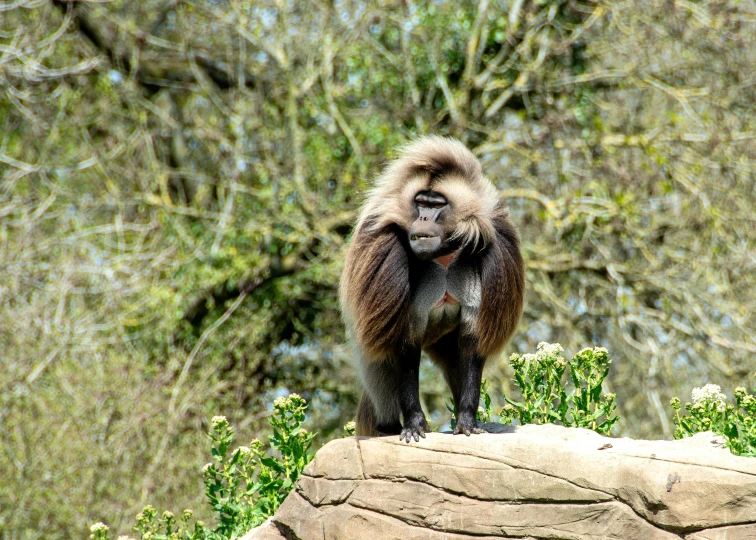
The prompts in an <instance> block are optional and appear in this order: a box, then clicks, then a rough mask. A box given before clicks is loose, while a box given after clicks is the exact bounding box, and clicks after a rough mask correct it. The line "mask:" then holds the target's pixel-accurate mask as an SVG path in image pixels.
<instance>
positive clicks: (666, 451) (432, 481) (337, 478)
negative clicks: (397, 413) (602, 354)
mask: <svg viewBox="0 0 756 540" xmlns="http://www.w3.org/2000/svg"><path fill="white" fill-rule="evenodd" d="M501 431H502V432H500V433H495V434H494V433H487V434H483V435H474V436H471V437H464V436H459V435H458V436H453V435H448V434H440V433H430V434H428V436H427V438H425V439H421V441H420V443H411V444H406V443H401V442H399V440H398V437H375V438H365V437H359V438H355V437H351V438H346V439H339V440H335V441H332V442H330V443H328V444H327V445H326V446H324V447H323V448H322V449H321V450H320V451H319V452H318V453H317V455H316V457H315V459H314V460H313V461H312V463H310V465H308V466H307V468H306V469H305V471H304V474H303V476H302V478H301V479H300V481H299V482H298V484H297V487H296V489H295V490H294V491H293V492H292V493H291V494H290V495H289V496H288V497H287V499H286V501H285V502H284V503H283V505H281V508H280V509H279V511H278V513H277V514H276V515H275V516H274V517H273V518H271V520H269V521H267V522H266V523H265V525H263V526H261V527H259V528H257V529H254V530H253V531H250V533H248V534H247V536H245V537H244V540H274V539H275V540H280V539H282V538H286V539H292V538H296V539H302V540H310V539H318V540H326V539H327V540H340V539H344V540H347V539H354V538H358V539H359V540H371V539H373V538H375V539H382V540H383V539H393V538H396V539H401V540H411V539H423V540H461V539H464V538H475V539H476V540H480V539H484V540H485V539H492V538H520V539H528V538H531V539H536V538H539V539H541V538H553V539H576V540H577V539H595V540H599V539H618V540H619V539H622V540H632V539H642V540H655V539H660V540H663V539H675V538H685V539H687V540H733V539H734V540H745V539H756V459H755V458H745V457H736V456H733V455H732V454H730V452H729V451H728V450H727V449H725V448H722V441H721V440H719V439H718V438H717V437H715V436H714V435H713V434H711V433H701V434H698V435H696V436H695V437H691V438H689V439H683V440H680V441H634V440H631V439H610V438H606V437H602V436H600V435H598V434H596V433H594V432H592V431H588V430H584V429H572V428H564V427H560V426H554V425H545V426H523V427H519V428H517V429H511V428H509V429H506V430H501Z"/></svg>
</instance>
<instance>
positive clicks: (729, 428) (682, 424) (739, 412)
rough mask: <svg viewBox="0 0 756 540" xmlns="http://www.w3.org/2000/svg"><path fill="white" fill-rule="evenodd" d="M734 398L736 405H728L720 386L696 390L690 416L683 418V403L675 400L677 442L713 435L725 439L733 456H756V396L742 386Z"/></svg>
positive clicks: (673, 406)
mask: <svg viewBox="0 0 756 540" xmlns="http://www.w3.org/2000/svg"><path fill="white" fill-rule="evenodd" d="M733 394H734V396H735V405H733V404H732V403H727V398H726V396H725V395H724V394H723V393H722V390H721V388H720V387H719V385H716V384H707V385H705V386H703V387H701V388H694V389H693V392H692V394H691V401H692V403H686V404H685V410H686V411H687V412H688V415H687V416H682V415H681V414H680V409H681V404H680V399H679V398H676V397H675V398H673V399H672V401H671V402H670V404H671V405H672V408H673V409H674V410H675V418H674V422H675V425H676V426H677V428H676V429H675V439H682V438H684V437H690V436H691V435H694V434H696V433H700V432H702V431H713V432H714V433H716V434H718V435H721V436H722V437H724V439H725V442H726V444H727V447H728V448H729V449H730V451H731V452H732V453H733V454H736V455H740V456H756V394H753V393H748V391H747V390H746V389H745V388H744V387H742V386H739V387H737V388H736V389H735V391H734V392H733Z"/></svg>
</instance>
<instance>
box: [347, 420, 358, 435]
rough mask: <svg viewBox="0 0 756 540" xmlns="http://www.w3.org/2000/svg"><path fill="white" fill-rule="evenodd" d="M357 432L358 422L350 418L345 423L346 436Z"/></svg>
mask: <svg viewBox="0 0 756 540" xmlns="http://www.w3.org/2000/svg"><path fill="white" fill-rule="evenodd" d="M356 433H357V424H356V423H355V421H354V420H350V421H349V422H347V423H346V424H344V437H352V436H354V435H355V434H356Z"/></svg>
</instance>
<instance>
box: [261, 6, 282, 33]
mask: <svg viewBox="0 0 756 540" xmlns="http://www.w3.org/2000/svg"><path fill="white" fill-rule="evenodd" d="M277 18H278V8H267V9H263V10H262V11H261V12H260V23H261V24H262V25H263V26H264V27H265V29H266V30H270V29H271V28H273V27H274V26H275V24H276V19H277Z"/></svg>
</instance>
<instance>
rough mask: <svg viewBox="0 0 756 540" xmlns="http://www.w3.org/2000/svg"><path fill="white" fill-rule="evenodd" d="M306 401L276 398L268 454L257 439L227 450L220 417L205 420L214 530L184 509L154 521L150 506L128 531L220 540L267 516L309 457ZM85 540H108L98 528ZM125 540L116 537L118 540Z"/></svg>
mask: <svg viewBox="0 0 756 540" xmlns="http://www.w3.org/2000/svg"><path fill="white" fill-rule="evenodd" d="M306 408H307V402H306V401H305V400H304V399H303V398H301V397H300V396H298V395H297V394H291V395H290V396H289V397H287V398H278V399H276V401H275V402H274V403H273V415H272V416H271V418H270V425H271V427H272V428H273V434H272V435H270V436H269V437H268V443H269V446H270V450H273V451H274V452H275V457H273V456H271V455H268V449H267V448H264V447H263V443H262V442H261V441H259V440H257V439H255V440H253V441H252V442H251V443H250V445H249V446H241V447H239V448H236V449H235V450H233V451H230V448H231V445H232V443H233V441H234V430H233V428H231V426H230V425H229V423H228V420H226V417H225V416H215V417H213V419H212V421H211V430H210V433H208V438H209V439H210V441H211V453H212V457H213V460H212V461H211V462H210V463H208V464H206V465H205V466H204V467H203V468H202V474H203V477H204V482H205V496H206V497H207V501H208V503H209V504H210V506H211V507H212V509H213V512H214V513H215V515H216V518H217V521H218V525H217V527H216V528H215V529H212V530H211V529H208V528H206V527H205V524H204V523H203V522H202V521H195V522H194V525H193V526H192V524H191V520H192V517H193V513H192V511H191V510H185V511H184V512H183V514H182V516H181V518H180V519H178V520H177V519H176V518H175V516H174V514H173V513H172V512H163V514H162V516H161V517H160V518H159V519H158V518H157V511H156V510H155V508H154V507H153V506H152V505H148V506H146V507H145V508H144V509H143V510H142V511H141V512H140V513H139V514H138V515H137V517H136V526H135V527H134V530H135V531H136V532H137V533H139V538H141V540H226V539H233V538H237V537H239V536H241V535H243V534H244V533H245V532H247V531H248V530H249V529H252V528H254V527H256V526H258V525H260V524H261V523H262V522H263V521H265V520H266V519H267V518H268V517H269V516H272V515H273V514H274V513H275V511H276V510H277V509H278V507H279V506H280V505H281V503H282V502H283V500H284V499H285V498H286V496H287V495H288V494H289V492H290V491H291V490H292V488H293V487H294V485H295V483H296V481H297V479H298V478H299V476H300V474H301V473H302V470H303V469H304V467H305V465H307V464H308V463H309V462H310V461H311V460H312V458H313V454H312V453H311V452H310V448H311V446H312V440H313V437H314V436H315V434H314V433H308V432H307V430H305V429H304V428H303V427H302V424H303V422H304V419H305V409H306ZM90 530H91V532H92V534H91V535H90V539H91V540H110V531H109V529H108V527H107V526H106V525H104V524H103V523H96V524H94V525H92V527H91V528H90ZM121 539H124V540H128V539H127V538H126V537H121V538H119V540H121Z"/></svg>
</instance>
